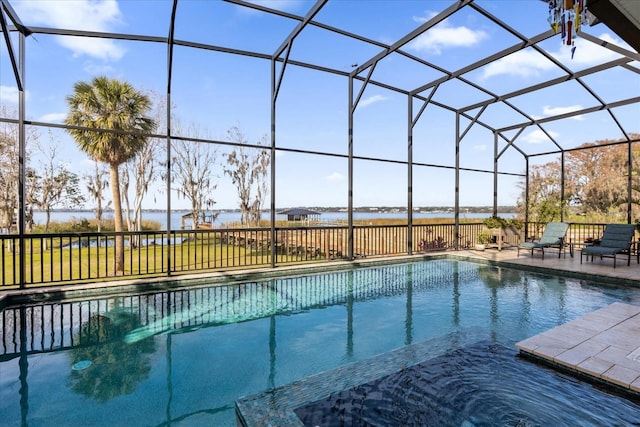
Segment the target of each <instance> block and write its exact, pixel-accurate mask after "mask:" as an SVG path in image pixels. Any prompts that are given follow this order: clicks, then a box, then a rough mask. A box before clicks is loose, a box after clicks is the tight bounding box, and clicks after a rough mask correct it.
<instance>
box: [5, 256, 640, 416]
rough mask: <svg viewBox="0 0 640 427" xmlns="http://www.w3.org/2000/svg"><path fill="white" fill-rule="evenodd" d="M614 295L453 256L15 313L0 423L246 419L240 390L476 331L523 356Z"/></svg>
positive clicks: (634, 292)
mask: <svg viewBox="0 0 640 427" xmlns="http://www.w3.org/2000/svg"><path fill="white" fill-rule="evenodd" d="M616 301H619V302H626V303H630V304H636V305H640V289H634V288H623V287H614V286H596V285H595V284H590V283H588V282H585V281H580V280H575V279H567V278H560V277H553V276H544V275H539V274H532V273H530V272H522V271H518V270H510V269H505V268H499V267H492V266H486V265H478V264H475V263H470V262H462V261H454V260H447V259H442V260H432V261H421V262H412V263H407V264H394V265H387V266H375V267H370V268H362V269H354V270H348V271H337V272H334V273H325V274H318V275H309V276H300V277H289V278H279V279H269V280H265V281H262V282H253V283H245V284H241V285H233V286H212V287H198V288H193V289H180V290H174V291H165V292H158V293H154V294H142V295H127V296H117V297H109V298H101V299H91V300H85V301H75V300H74V301H68V302H58V303H50V304H41V305H35V306H27V307H18V308H7V309H6V310H4V311H3V312H2V313H0V315H1V317H0V339H1V340H2V341H1V342H0V420H2V423H3V425H7V426H10V425H29V426H39V425H60V426H66V425H95V426H101V425H109V426H113V425H137V426H143V425H144V426H158V425H169V424H171V425H190V426H191V425H215V426H235V423H236V420H235V413H234V402H235V401H236V400H237V399H239V398H241V397H242V396H247V395H252V394H256V393H261V392H264V391H266V390H269V389H271V388H274V387H277V386H281V385H285V384H289V383H291V382H293V381H297V380H300V379H302V378H305V377H307V376H310V375H313V374H317V373H319V372H324V371H328V370H332V369H334V368H337V367H340V366H344V365H347V364H350V363H353V362H359V361H363V360H366V359H369V358H372V357H374V356H376V355H379V354H381V353H386V352H389V351H391V350H394V349H398V348H402V347H405V346H408V345H411V344H415V343H420V342H423V341H425V340H431V339H434V338H440V337H446V336H455V333H456V332H460V331H466V330H470V329H473V330H474V331H478V330H479V331H480V333H479V334H478V333H477V332H474V333H475V334H476V335H478V336H479V337H480V338H482V339H483V340H485V341H486V342H488V343H490V344H491V345H498V346H500V348H507V349H510V350H511V351H514V352H515V350H514V344H515V343H516V342H518V341H520V340H522V339H525V338H527V337H529V336H532V335H535V334H537V333H540V332H542V331H544V330H547V329H549V328H551V327H553V326H556V325H559V324H562V323H565V322H568V321H570V320H573V319H575V318H577V317H579V316H581V315H583V314H586V313H588V312H591V311H594V310H596V309H599V308H601V307H603V306H605V305H608V304H610V303H612V302H616ZM448 346H449V350H450V351H451V352H455V351H457V350H460V348H459V346H460V344H459V343H457V342H456V341H455V340H451V342H450V343H449V344H448ZM495 369H497V370H498V372H499V370H500V367H499V366H497V367H496V368H495ZM536 369H543V368H536ZM552 390H553V388H552ZM557 390H558V393H561V390H562V389H561V388H558V389H557ZM461 392H463V391H461ZM578 393H584V394H585V395H587V396H588V397H589V398H590V399H595V400H598V401H600V402H602V401H603V400H604V402H603V403H602V404H603V405H605V406H606V404H607V399H609V398H610V397H609V395H608V394H606V393H602V394H600V393H599V392H596V390H595V389H593V388H592V387H585V388H584V389H582V391H579V392H578ZM557 398H558V399H560V398H561V396H560V395H559V396H557ZM611 398H614V396H611ZM566 400H569V401H568V402H567V404H569V405H570V404H572V401H573V400H575V402H576V404H579V402H580V401H581V400H580V399H566ZM630 408H632V409H636V410H639V411H640V409H638V406H637V405H635V404H631V405H630ZM585 416H586V415H585Z"/></svg>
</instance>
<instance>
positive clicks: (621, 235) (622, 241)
mask: <svg viewBox="0 0 640 427" xmlns="http://www.w3.org/2000/svg"><path fill="white" fill-rule="evenodd" d="M635 231H636V226H635V224H607V225H606V226H605V227H604V232H603V233H602V239H600V244H598V245H593V246H587V247H586V248H584V249H582V251H581V254H580V264H582V257H583V256H586V257H587V258H588V257H589V255H591V261H592V262H593V256H594V255H599V256H600V259H602V258H605V257H608V258H613V268H616V255H617V254H627V265H631V251H632V245H633V244H634V242H633V236H634V234H635ZM636 256H637V257H638V262H639V263H640V255H638V254H637V253H636Z"/></svg>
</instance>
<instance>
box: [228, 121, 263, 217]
mask: <svg viewBox="0 0 640 427" xmlns="http://www.w3.org/2000/svg"><path fill="white" fill-rule="evenodd" d="M227 139H228V140H229V141H231V142H235V143H237V144H241V145H240V146H238V147H236V148H234V149H233V150H232V151H231V152H230V153H228V154H226V159H227V165H226V166H224V173H225V174H227V175H228V176H229V177H231V182H232V183H233V184H234V185H235V187H236V190H237V192H238V198H239V200H240V222H241V223H242V224H255V225H259V224H260V219H261V218H262V205H263V204H264V200H265V198H266V196H267V190H268V187H267V178H268V176H269V165H270V164H271V154H270V152H269V151H268V150H266V149H260V148H248V147H245V146H246V145H248V143H247V139H246V137H245V135H244V134H243V133H242V131H241V130H240V128H239V127H238V126H233V127H232V128H230V129H229V130H228V131H227ZM266 144H267V136H266V135H264V136H263V137H262V138H261V139H260V141H258V142H257V144H256V145H266Z"/></svg>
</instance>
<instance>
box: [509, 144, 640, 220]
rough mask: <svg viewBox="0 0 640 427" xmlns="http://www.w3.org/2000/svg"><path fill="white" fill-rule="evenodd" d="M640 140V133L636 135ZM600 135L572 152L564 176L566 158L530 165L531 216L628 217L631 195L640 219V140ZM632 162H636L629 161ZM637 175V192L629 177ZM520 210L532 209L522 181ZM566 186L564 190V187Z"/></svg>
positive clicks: (636, 216)
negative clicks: (601, 137)
mask: <svg viewBox="0 0 640 427" xmlns="http://www.w3.org/2000/svg"><path fill="white" fill-rule="evenodd" d="M629 138H630V139H631V140H639V139H640V134H630V135H629ZM620 141H622V140H599V141H595V142H588V143H584V144H582V145H580V146H579V147H578V148H579V149H576V150H572V151H569V152H566V154H565V160H564V181H563V179H562V169H563V168H562V164H561V158H560V157H558V158H557V159H555V160H552V161H550V162H547V163H543V164H539V165H534V166H532V167H531V168H530V170H529V177H528V178H529V204H528V208H529V220H530V221H533V222H539V223H547V222H549V221H554V220H555V221H557V220H559V219H560V218H561V215H562V216H564V217H568V218H571V217H574V218H575V217H582V218H587V219H588V220H589V221H592V222H626V219H627V206H628V203H629V200H630V201H631V206H632V217H633V218H635V219H636V222H637V221H638V218H640V145H638V143H634V144H632V146H631V150H630V149H629V144H627V143H622V144H619V142H620ZM629 161H630V162H631V164H630V166H629ZM629 179H631V194H630V195H629V191H628V188H629V186H628V182H629ZM519 186H520V190H521V193H520V197H519V200H518V211H519V213H520V214H522V215H524V213H525V210H526V207H527V206H526V193H525V187H526V182H525V181H524V180H522V181H521V182H520V184H519ZM563 187H564V192H563Z"/></svg>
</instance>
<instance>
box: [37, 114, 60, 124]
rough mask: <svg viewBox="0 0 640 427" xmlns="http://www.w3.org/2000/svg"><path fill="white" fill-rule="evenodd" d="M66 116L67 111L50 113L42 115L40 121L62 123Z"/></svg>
mask: <svg viewBox="0 0 640 427" xmlns="http://www.w3.org/2000/svg"><path fill="white" fill-rule="evenodd" d="M65 117H67V113H49V114H45V115H44V116H42V117H40V119H39V121H41V122H50V123H62V122H63V121H64V119H65Z"/></svg>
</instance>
